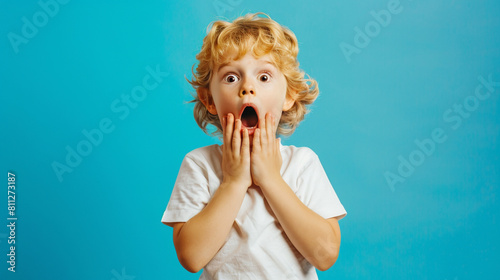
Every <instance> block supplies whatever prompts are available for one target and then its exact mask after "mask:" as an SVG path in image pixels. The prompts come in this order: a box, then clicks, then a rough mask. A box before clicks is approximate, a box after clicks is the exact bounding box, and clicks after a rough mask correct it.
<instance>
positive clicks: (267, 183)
mask: <svg viewBox="0 0 500 280" xmlns="http://www.w3.org/2000/svg"><path fill="white" fill-rule="evenodd" d="M283 182H285V181H284V180H283V178H282V177H281V175H280V174H279V173H278V174H275V175H271V176H267V177H264V178H262V180H259V181H258V182H255V184H256V185H257V186H259V187H260V188H261V189H269V188H277V187H278V186H280V185H282V183H283Z"/></svg>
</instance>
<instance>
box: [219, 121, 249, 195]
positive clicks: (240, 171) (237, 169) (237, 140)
mask: <svg viewBox="0 0 500 280" xmlns="http://www.w3.org/2000/svg"><path fill="white" fill-rule="evenodd" d="M222 130H223V141H224V142H223V144H222V182H223V183H229V184H233V183H234V184H237V185H238V186H241V187H242V188H246V189H248V187H250V186H251V185H252V176H251V175H250V140H249V136H248V130H247V129H246V128H245V129H243V139H242V137H241V132H240V131H241V120H239V119H237V120H235V119H234V116H233V114H231V113H230V114H228V115H227V116H225V117H224V118H223V119H222Z"/></svg>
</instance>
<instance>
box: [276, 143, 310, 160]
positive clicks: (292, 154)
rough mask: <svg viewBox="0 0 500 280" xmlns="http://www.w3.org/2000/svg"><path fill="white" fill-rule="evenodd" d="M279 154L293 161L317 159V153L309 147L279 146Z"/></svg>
mask: <svg viewBox="0 0 500 280" xmlns="http://www.w3.org/2000/svg"><path fill="white" fill-rule="evenodd" d="M281 154H282V155H283V157H286V158H289V159H290V160H293V161H297V160H300V161H302V162H303V161H307V160H317V159H318V155H316V153H315V152H314V151H313V150H312V149H311V148H309V147H296V146H293V145H290V146H281Z"/></svg>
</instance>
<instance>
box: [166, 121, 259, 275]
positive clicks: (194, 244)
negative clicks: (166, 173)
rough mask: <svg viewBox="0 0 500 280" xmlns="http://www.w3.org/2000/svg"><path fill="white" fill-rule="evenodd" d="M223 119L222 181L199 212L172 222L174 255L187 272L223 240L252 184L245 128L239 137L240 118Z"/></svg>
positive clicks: (197, 267) (204, 260) (205, 259)
mask: <svg viewBox="0 0 500 280" xmlns="http://www.w3.org/2000/svg"><path fill="white" fill-rule="evenodd" d="M225 119H226V118H224V120H223V122H222V125H223V127H224V128H225V129H224V138H223V141H224V144H223V146H222V173H223V179H222V183H221V185H220V186H219V188H218V189H217V191H216V192H215V194H214V196H213V197H212V199H211V200H210V201H209V202H208V204H207V205H206V206H205V208H203V210H202V211H200V213H198V214H197V215H196V216H194V217H192V218H191V219H190V220H189V221H187V222H185V223H176V224H174V233H173V238H174V245H175V249H176V251H177V257H178V258H179V262H180V263H181V264H182V266H184V268H186V269H187V270H188V271H190V272H197V271H199V270H200V269H202V268H203V267H205V265H206V264H207V263H208V262H209V261H210V260H211V259H212V258H213V257H214V256H215V254H216V253H217V251H218V250H219V249H220V248H221V246H222V245H223V244H224V242H225V240H226V237H227V235H228V233H229V231H230V230H231V227H232V225H233V222H234V219H235V218H236V215H237V214H238V211H239V209H240V207H241V203H242V202H243V198H244V197H245V193H246V191H247V189H248V187H249V186H250V185H251V184H252V179H251V176H250V152H249V150H250V148H249V137H248V132H247V131H246V130H245V131H244V133H243V139H241V138H242V137H241V135H240V133H239V131H240V130H241V121H240V120H236V122H235V121H234V117H233V116H232V115H229V116H228V117H227V121H226V120H225ZM233 125H234V132H235V133H233ZM236 132H237V133H236Z"/></svg>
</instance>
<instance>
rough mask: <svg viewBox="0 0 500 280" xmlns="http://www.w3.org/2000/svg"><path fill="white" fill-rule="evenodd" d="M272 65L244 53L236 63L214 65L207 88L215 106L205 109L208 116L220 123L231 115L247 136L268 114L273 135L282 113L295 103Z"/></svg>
mask: <svg viewBox="0 0 500 280" xmlns="http://www.w3.org/2000/svg"><path fill="white" fill-rule="evenodd" d="M271 61H272V60H271V56H270V55H265V56H262V57H260V58H258V59H256V58H255V57H254V56H253V55H252V54H251V53H247V54H246V55H245V56H243V57H242V58H240V59H239V60H236V61H234V60H232V61H229V62H228V63H225V64H222V65H216V67H215V69H214V70H215V71H214V73H213V76H212V79H211V81H210V87H209V91H210V94H211V96H212V98H213V105H214V106H212V107H211V106H207V109H208V110H209V112H210V113H212V114H218V116H219V118H220V119H221V120H222V118H223V117H225V116H227V114H229V113H232V114H233V115H234V116H235V118H236V119H241V122H242V125H243V126H244V127H246V128H247V129H248V132H249V135H252V134H253V133H254V131H255V128H257V127H258V121H259V120H264V119H265V116H266V114H267V113H271V114H272V116H274V118H275V120H276V122H275V124H276V127H274V129H275V131H276V129H277V126H278V124H279V120H280V118H281V113H282V111H286V110H288V109H290V108H291V107H292V106H293V103H294V100H293V99H291V98H289V97H287V94H286V91H287V82H286V79H285V76H284V75H283V73H281V71H280V70H279V69H278V68H276V67H275V66H274V65H273V64H272V63H271ZM210 107H211V108H210Z"/></svg>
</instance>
